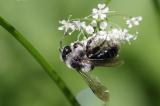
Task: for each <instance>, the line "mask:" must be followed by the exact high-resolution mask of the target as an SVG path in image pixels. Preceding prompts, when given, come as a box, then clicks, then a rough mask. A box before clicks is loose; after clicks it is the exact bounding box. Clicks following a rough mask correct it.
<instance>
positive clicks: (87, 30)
mask: <svg viewBox="0 0 160 106" xmlns="http://www.w3.org/2000/svg"><path fill="white" fill-rule="evenodd" d="M85 30H86V32H87V33H88V34H93V33H94V29H93V27H92V26H91V25H88V26H86V28H85Z"/></svg>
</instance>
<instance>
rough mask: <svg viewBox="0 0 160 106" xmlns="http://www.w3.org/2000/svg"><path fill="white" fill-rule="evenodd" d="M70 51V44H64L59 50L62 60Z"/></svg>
mask: <svg viewBox="0 0 160 106" xmlns="http://www.w3.org/2000/svg"><path fill="white" fill-rule="evenodd" d="M71 52H72V49H71V47H70V46H65V47H64V48H63V49H62V51H61V57H62V59H63V61H65V60H66V59H67V55H68V54H70V53H71Z"/></svg>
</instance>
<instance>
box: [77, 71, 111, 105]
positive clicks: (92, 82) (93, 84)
mask: <svg viewBox="0 0 160 106" xmlns="http://www.w3.org/2000/svg"><path fill="white" fill-rule="evenodd" d="M79 73H80V74H81V76H82V77H83V79H84V80H85V81H86V83H87V84H88V86H89V87H90V88H91V90H92V91H93V93H94V94H95V95H96V96H97V97H98V98H99V99H101V100H103V101H104V102H106V101H108V100H109V91H108V89H107V88H106V87H105V86H104V85H102V84H101V82H100V81H99V80H98V79H96V78H94V77H92V76H91V75H89V74H88V73H84V72H79Z"/></svg>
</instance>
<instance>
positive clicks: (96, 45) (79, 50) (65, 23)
mask: <svg viewBox="0 0 160 106" xmlns="http://www.w3.org/2000/svg"><path fill="white" fill-rule="evenodd" d="M114 13H115V14H116V12H115V11H110V9H109V7H108V6H106V5H105V4H98V7H97V8H93V10H92V12H91V14H90V15H89V16H87V17H85V18H81V19H71V17H70V18H69V19H68V20H62V21H59V23H60V24H61V26H60V27H59V28H58V29H59V30H61V31H64V37H65V36H71V35H75V34H74V32H78V33H79V34H78V35H77V40H76V41H74V42H72V43H71V44H70V45H66V46H62V42H63V41H61V50H60V52H61V59H62V61H63V62H64V63H66V65H67V66H68V67H69V68H73V69H75V70H77V71H78V72H89V71H91V70H93V69H94V67H96V66H108V67H112V66H116V65H118V64H120V63H121V61H120V60H119V58H118V56H119V55H118V53H119V50H120V47H121V45H122V44H125V43H129V44H130V42H131V41H133V40H136V39H137V32H136V33H135V34H131V33H130V31H129V30H130V29H131V28H133V27H135V26H138V25H139V24H140V22H141V21H142V17H141V16H137V17H131V18H126V16H124V19H125V20H124V23H126V28H122V27H120V26H119V25H117V24H115V23H113V22H111V21H109V18H112V17H111V16H112V15H113V14H114ZM110 14H111V15H110Z"/></svg>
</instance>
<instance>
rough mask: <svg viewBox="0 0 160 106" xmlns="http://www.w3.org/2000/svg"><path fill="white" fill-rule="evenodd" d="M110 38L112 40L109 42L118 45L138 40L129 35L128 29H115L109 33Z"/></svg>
mask: <svg viewBox="0 0 160 106" xmlns="http://www.w3.org/2000/svg"><path fill="white" fill-rule="evenodd" d="M108 36H109V38H110V40H109V42H110V43H111V44H117V45H120V44H121V43H125V42H130V41H131V40H135V39H136V36H134V35H131V34H129V33H128V30H127V29H117V28H113V29H112V30H111V31H109V34H108Z"/></svg>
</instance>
